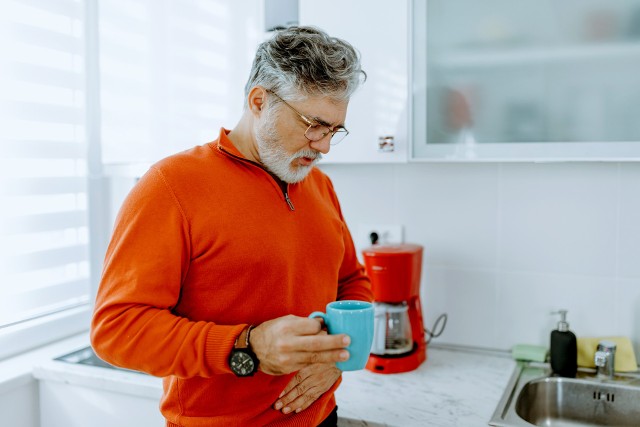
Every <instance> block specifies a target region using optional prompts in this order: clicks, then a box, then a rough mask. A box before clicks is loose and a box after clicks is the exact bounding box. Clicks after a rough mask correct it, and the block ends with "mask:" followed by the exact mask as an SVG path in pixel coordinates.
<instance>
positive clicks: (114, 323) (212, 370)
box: [91, 168, 245, 378]
mask: <svg viewBox="0 0 640 427" xmlns="http://www.w3.org/2000/svg"><path fill="white" fill-rule="evenodd" d="M190 256H191V251H190V236H189V224H188V221H187V219H186V217H185V215H184V212H183V211H182V209H181V207H180V204H179V203H178V200H177V199H176V198H175V196H174V194H173V192H172V191H171V189H170V188H169V186H168V185H167V183H166V181H165V179H164V177H163V175H162V173H161V172H160V170H158V169H155V168H152V169H151V170H150V171H149V172H148V173H147V174H146V175H145V176H144V177H143V178H142V179H141V180H140V181H139V182H138V183H137V184H136V186H135V187H134V189H133V190H132V191H131V193H130V194H129V196H127V199H126V200H125V202H124V204H123V206H122V208H121V210H120V213H119V214H118V218H117V220H116V225H115V228H114V231H113V236H112V239H111V242H110V244H109V247H108V249H107V254H106V258H105V263H104V270H103V275H102V279H101V282H100V286H99V289H98V294H97V297H96V304H95V310H94V314H93V319H92V322H91V343H92V346H93V348H94V350H95V351H96V353H97V354H98V356H100V358H102V359H104V360H105V361H107V362H109V363H111V364H113V365H116V366H121V367H125V368H129V369H135V370H139V371H143V372H146V373H149V374H151V375H155V376H160V377H163V376H168V375H175V376H178V377H182V378H189V377H194V376H201V377H211V376H213V375H215V374H220V373H230V372H231V371H230V369H229V367H228V362H227V358H228V354H229V353H230V351H231V348H232V347H233V343H234V341H235V339H236V336H237V335H239V334H240V332H241V330H242V329H243V328H244V326H245V325H234V326H222V325H217V324H214V323H211V322H205V321H191V320H189V319H187V318H184V317H180V316H177V315H175V314H174V313H173V312H172V309H173V307H175V305H176V304H177V302H178V300H179V298H180V288H181V283H182V281H183V280H184V278H185V275H186V273H187V270H188V267H189V261H190Z"/></svg>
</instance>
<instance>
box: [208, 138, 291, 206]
mask: <svg viewBox="0 0 640 427" xmlns="http://www.w3.org/2000/svg"><path fill="white" fill-rule="evenodd" d="M230 132H231V131H230V130H228V129H225V128H221V129H220V136H219V137H218V140H217V141H216V142H214V144H215V145H216V148H217V149H218V150H219V151H220V152H222V153H224V154H225V155H227V156H229V157H232V158H234V159H236V160H239V161H242V162H245V163H249V164H251V165H253V166H256V167H258V168H260V169H261V170H263V171H264V172H266V173H267V174H269V176H270V177H271V179H273V180H274V181H275V183H276V184H277V185H278V187H279V188H280V190H281V191H282V195H283V196H284V201H285V202H287V205H288V206H289V209H291V211H295V210H296V209H295V207H294V206H293V203H292V202H291V199H290V198H289V184H288V183H286V182H284V181H283V180H281V179H280V178H278V177H277V176H276V175H274V174H272V173H271V172H269V171H268V170H267V169H266V168H265V167H264V166H262V165H261V164H260V163H258V162H254V161H253V160H249V159H247V158H246V157H245V156H244V155H243V154H242V153H241V152H240V150H238V148H237V147H236V146H235V145H233V142H231V140H230V139H229V137H228V136H227V135H228V134H229V133H230Z"/></svg>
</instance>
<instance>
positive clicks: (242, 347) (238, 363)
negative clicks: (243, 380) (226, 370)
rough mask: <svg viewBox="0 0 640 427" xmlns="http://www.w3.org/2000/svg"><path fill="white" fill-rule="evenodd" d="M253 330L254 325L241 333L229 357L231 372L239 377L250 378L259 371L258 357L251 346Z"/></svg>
mask: <svg viewBox="0 0 640 427" xmlns="http://www.w3.org/2000/svg"><path fill="white" fill-rule="evenodd" d="M251 329H253V325H251V326H247V327H246V328H244V329H243V331H242V332H240V335H239V336H238V338H237V339H236V342H235V344H234V345H233V350H231V355H230V356H229V366H230V367H231V371H232V372H233V373H234V374H236V375H237V376H239V377H250V376H252V375H253V374H255V373H256V372H257V371H258V363H259V362H258V357H257V356H256V354H255V353H254V352H253V350H251V345H250V344H249V334H251Z"/></svg>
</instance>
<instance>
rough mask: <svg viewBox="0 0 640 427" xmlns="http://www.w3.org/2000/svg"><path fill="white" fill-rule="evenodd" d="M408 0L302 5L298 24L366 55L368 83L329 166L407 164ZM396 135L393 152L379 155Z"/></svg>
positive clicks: (354, 103)
mask: <svg viewBox="0 0 640 427" xmlns="http://www.w3.org/2000/svg"><path fill="white" fill-rule="evenodd" d="M408 3H409V2H408V1H407V0H402V1H388V0H384V1H383V0H348V1H344V0H325V1H304V0H302V1H300V5H299V14H300V25H313V26H317V27H319V28H321V29H323V30H325V31H326V32H327V33H329V35H331V36H334V37H339V38H342V39H344V40H346V41H348V42H349V43H351V44H352V45H353V46H354V47H355V48H356V49H358V50H359V51H360V53H361V55H362V68H363V70H364V71H365V72H366V73H367V81H366V82H365V84H364V85H363V86H362V87H361V88H360V89H359V90H358V91H357V92H356V93H355V94H354V95H353V96H352V97H351V101H350V103H349V110H348V112H347V119H346V122H345V126H346V127H347V128H348V129H349V136H348V137H347V138H346V139H345V140H344V141H342V142H341V143H340V144H339V145H336V146H335V147H332V148H331V152H330V153H329V154H328V155H327V156H326V157H325V159H326V160H325V162H326V163H401V162H406V161H407V144H408V136H409V133H408V108H409V102H408V81H409V80H408V69H409V67H408V61H409V56H408V52H409V42H408V41H409V25H408V23H409V16H408V13H409V10H408V9H409V6H408ZM386 136H392V137H393V142H394V150H393V151H389V152H381V151H379V150H378V142H379V138H380V137H386Z"/></svg>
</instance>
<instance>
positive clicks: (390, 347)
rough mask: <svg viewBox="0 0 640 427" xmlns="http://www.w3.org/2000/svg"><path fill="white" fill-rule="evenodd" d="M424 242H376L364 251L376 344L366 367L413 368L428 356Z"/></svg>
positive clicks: (395, 370) (385, 371)
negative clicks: (422, 277) (422, 276)
mask: <svg viewBox="0 0 640 427" xmlns="http://www.w3.org/2000/svg"><path fill="white" fill-rule="evenodd" d="M422 249H423V248H422V246H420V245H413V244H403V245H380V246H377V245H374V246H372V247H370V248H367V249H365V250H363V251H362V255H363V257H364V263H365V268H366V270H367V274H368V275H369V278H370V279H371V286H372V289H373V296H374V306H375V320H374V322H375V323H374V336H373V345H372V346H371V354H370V356H369V361H368V362H367V366H366V368H367V369H368V370H370V371H372V372H376V373H380V374H395V373H399V372H407V371H412V370H414V369H416V368H418V366H420V364H421V363H422V362H424V361H425V360H426V359H427V343H426V341H425V331H424V324H423V322H422V307H421V305H420V273H421V271H422Z"/></svg>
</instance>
